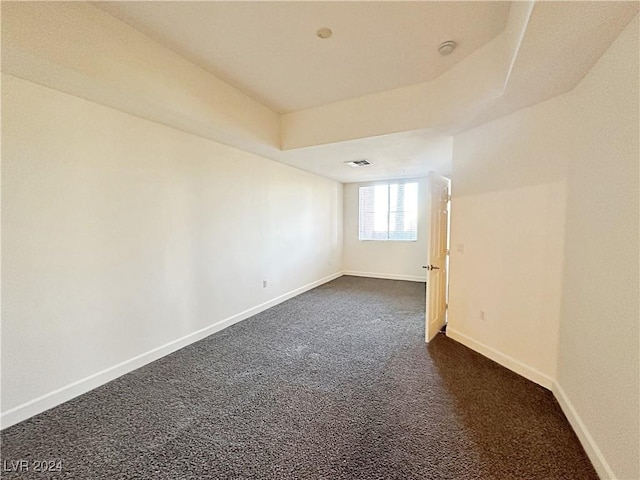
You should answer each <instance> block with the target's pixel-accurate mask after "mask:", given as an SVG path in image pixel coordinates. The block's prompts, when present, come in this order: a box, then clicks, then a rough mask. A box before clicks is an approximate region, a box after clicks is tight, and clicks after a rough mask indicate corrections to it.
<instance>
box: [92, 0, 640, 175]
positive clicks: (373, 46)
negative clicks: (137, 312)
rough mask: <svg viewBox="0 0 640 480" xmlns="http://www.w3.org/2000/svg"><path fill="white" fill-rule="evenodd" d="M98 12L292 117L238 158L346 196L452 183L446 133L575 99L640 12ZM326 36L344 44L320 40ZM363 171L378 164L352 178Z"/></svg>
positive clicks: (113, 6) (145, 6) (318, 5)
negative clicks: (451, 47) (293, 171)
mask: <svg viewBox="0 0 640 480" xmlns="http://www.w3.org/2000/svg"><path fill="white" fill-rule="evenodd" d="M93 5H97V6H98V7H99V8H101V9H103V10H104V11H106V12H108V13H109V14H110V15H113V16H114V17H116V18H117V19H119V20H121V21H123V22H125V23H127V24H129V25H130V26H132V27H133V28H134V29H136V30H138V31H139V32H142V33H143V34H145V35H147V36H148V37H150V38H151V39H153V40H155V42H158V43H159V44H160V45H163V46H165V47H167V48H169V49H171V50H173V51H175V52H176V53H178V54H179V55H180V56H182V57H184V58H186V59H187V60H189V61H190V62H192V63H194V64H195V65H198V66H199V67H202V68H203V69H204V70H206V71H208V72H210V73H212V74H214V75H215V76H217V77H219V78H221V79H223V80H224V81H226V82H227V83H228V84H230V85H231V86H233V87H235V88H237V89H239V90H241V91H243V92H245V93H246V94H247V95H249V96H250V97H252V98H253V99H255V100H258V101H259V102H261V103H262V104H264V105H266V106H268V107H269V108H271V109H272V110H274V111H276V112H279V113H283V112H287V113H285V114H284V115H281V116H280V119H279V122H280V123H279V124H280V145H276V143H275V142H272V143H268V144H267V143H263V142H258V143H256V142H253V141H234V142H228V143H229V144H230V145H233V146H236V147H239V148H243V149H245V150H247V151H251V152H254V153H257V154H259V155H263V156H265V157H267V158H271V159H274V160H277V161H280V162H283V163H287V164H289V165H292V166H295V167H297V168H300V169H303V170H307V171H310V172H313V173H317V174H319V175H323V176H326V177H329V178H333V179H335V180H338V181H341V182H345V183H346V182H358V181H369V180H381V179H393V178H402V177H418V176H423V175H425V174H426V173H427V172H428V171H430V170H434V171H437V172H439V173H441V174H444V175H447V174H450V172H451V146H452V137H451V136H448V135H449V134H455V133H457V132H460V131H462V130H464V129H467V128H470V127H473V126H476V125H479V124H482V123H484V122H487V121H490V120H492V119H494V118H497V117H500V116H502V115H506V114H508V113H510V112H512V111H515V110H517V109H519V108H523V107H526V106H528V105H533V104H535V103H538V102H541V101H544V100H546V99H548V98H551V97H553V96H557V95H560V94H562V93H564V92H567V91H569V90H571V89H572V88H574V87H575V86H576V85H577V83H578V82H579V81H580V80H581V79H582V78H583V77H584V75H585V74H586V73H587V72H588V71H589V69H590V68H591V67H592V66H593V65H594V64H595V62H597V60H598V58H599V57H600V56H601V55H602V53H603V52H604V51H605V50H606V49H607V48H608V47H609V45H610V44H611V42H612V41H613V40H614V39H615V38H616V37H617V35H618V34H619V33H620V31H622V29H623V28H624V26H625V25H627V23H628V22H629V21H630V20H631V18H633V16H635V15H637V13H638V11H639V9H640V2H637V1H631V2H556V1H540V2H533V1H521V2H513V3H511V2H485V1H472V2H455V1H444V2H440V1H415V2H412V1H409V2H406V1H386V2H377V1H367V2H349V1H324V2H303V1H300V2H287V1H285V2H280V1H262V2H258V1H253V2H230V1H229V2H217V1H211V2H190V1H170V2H155V1H151V2H146V1H134V2H98V3H93ZM105 16H106V17H108V18H109V19H110V20H113V17H110V16H108V15H106V14H105ZM321 27H329V28H331V29H333V32H334V34H333V37H332V38H330V39H328V40H321V39H319V38H317V36H316V34H315V32H316V30H317V29H319V28H321ZM449 39H453V40H455V41H457V42H458V43H459V47H458V49H457V50H456V51H455V52H454V53H453V54H452V55H450V56H448V57H441V56H440V55H439V54H438V53H437V45H438V44H439V43H440V42H442V41H444V40H449ZM196 68H197V67H196ZM198 71H201V70H199V69H198ZM203 73H204V72H203ZM210 93H211V94H212V95H214V96H215V91H214V89H213V88H212V90H211V92H210ZM133 98H134V100H135V99H136V98H137V97H133ZM256 105H257V104H256ZM265 110H266V109H265ZM150 118H152V116H151V117H150ZM162 118H165V117H162ZM181 118H182V117H181ZM156 120H157V119H156ZM168 124H171V123H170V122H169V123H168ZM184 124H185V123H184V122H182V123H180V125H184ZM181 128H185V129H186V130H189V128H186V127H184V126H183V127H181ZM212 135H214V136H213V137H211V136H210V135H209V134H206V135H205V136H208V137H209V138H213V139H214V140H220V139H218V138H217V136H216V135H218V134H217V133H215V134H212ZM291 137H293V138H294V141H290V138H291ZM284 140H288V142H285V141H284ZM220 141H223V142H224V139H222V140H220ZM285 144H286V145H285ZM283 146H284V147H286V148H288V149H285V150H283V149H282V148H284V147H283ZM301 147H304V148H301ZM362 158H366V159H368V160H370V161H371V162H372V163H373V165H372V166H370V167H365V168H351V167H348V166H346V165H344V162H347V161H350V160H358V159H362Z"/></svg>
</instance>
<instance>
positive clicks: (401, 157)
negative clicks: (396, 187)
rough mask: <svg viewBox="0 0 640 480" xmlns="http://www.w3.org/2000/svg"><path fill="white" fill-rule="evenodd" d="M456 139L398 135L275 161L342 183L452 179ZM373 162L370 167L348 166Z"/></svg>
mask: <svg viewBox="0 0 640 480" xmlns="http://www.w3.org/2000/svg"><path fill="white" fill-rule="evenodd" d="M452 147H453V137H450V136H444V135H440V134H438V133H436V132H433V131H430V130H415V131H412V132H402V133H394V134H389V135H380V136H377V137H368V138H362V139H358V140H351V141H348V142H340V143H330V144H327V145H319V146H316V147H307V148H299V149H296V150H285V151H279V152H276V153H274V154H272V155H270V156H271V157H272V158H274V159H275V160H278V161H280V162H282V163H286V164H288V165H291V166H294V167H298V168H302V169H304V170H307V171H309V172H312V173H316V174H318V175H322V176H325V177H329V178H332V179H334V180H337V181H339V182H343V183H351V182H367V181H374V180H382V179H398V178H418V177H425V176H426V175H427V174H428V173H429V172H430V171H432V170H433V171H434V172H438V173H440V174H441V175H445V176H449V175H451V149H452ZM363 159H365V160H369V161H370V162H371V165H369V166H366V167H357V168H354V167H350V166H348V165H345V162H350V161H353V160H363Z"/></svg>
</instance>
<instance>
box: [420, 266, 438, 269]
mask: <svg viewBox="0 0 640 480" xmlns="http://www.w3.org/2000/svg"><path fill="white" fill-rule="evenodd" d="M422 268H426V269H427V270H440V267H436V266H435V265H422Z"/></svg>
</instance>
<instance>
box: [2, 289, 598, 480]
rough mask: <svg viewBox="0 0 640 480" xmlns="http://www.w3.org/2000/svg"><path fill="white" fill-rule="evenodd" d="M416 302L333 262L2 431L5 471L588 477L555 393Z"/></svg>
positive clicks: (438, 478) (418, 294) (420, 296)
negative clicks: (201, 334)
mask: <svg viewBox="0 0 640 480" xmlns="http://www.w3.org/2000/svg"><path fill="white" fill-rule="evenodd" d="M423 315H424V284H420V283H412V282H402V281H393V280H377V279H369V278H356V277H341V278H339V279H337V280H334V281H332V282H330V283H327V284H325V285H323V286H321V287H318V288H316V289H314V290H311V291H309V292H307V293H304V294H302V295H300V296H298V297H295V298H293V299H291V300H289V301H287V302H284V303H282V304H280V305H278V306H276V307H273V308H271V309H269V310H267V311H265V312H263V313H260V314H258V315H256V316H254V317H252V318H250V319H247V320H245V321H243V322H241V323H238V324H236V325H234V326H232V327H229V328H227V329H225V330H223V331H221V332H218V333H216V334H214V335H212V336H210V337H208V338H206V339H204V340H202V341H200V342H198V343H195V344H193V345H190V346H188V347H186V348H184V349H182V350H180V351H178V352H176V353H174V354H172V355H169V356H167V357H164V358H162V359H160V360H158V361H156V362H154V363H152V364H149V365H147V366H145V367H143V368H140V369H138V370H136V371H134V372H132V373H129V374H127V375H125V376H123V377H120V378H118V379H116V380H114V381H112V382H110V383H108V384H106V385H104V386H102V387H99V388H97V389H95V390H93V391H91V392H89V393H87V394H85V395H82V396H80V397H78V398H75V399H73V400H71V401H69V402H67V403H65V404H63V405H60V406H58V407H56V408H54V409H51V410H49V411H47V412H44V413H42V414H40V415H37V416H36V417H33V418H31V419H29V420H26V421H24V422H22V423H20V424H18V425H14V426H13V427H10V428H8V429H6V430H4V431H3V432H2V434H1V439H2V460H3V470H5V471H4V472H3V475H2V478H3V479H7V480H9V479H18V478H19V479H21V480H22V479H31V478H36V479H42V478H61V479H62V478H64V479H70V478H73V479H110V480H111V479H172V480H175V479H366V480H374V479H385V480H388V479H434V480H445V479H452V480H453V479H455V480H466V479H501V480H502V479H514V480H516V479H517V480H527V479H545V480H549V479H567V480H569V479H570V480H580V479H588V480H591V479H593V480H597V478H598V477H597V475H596V473H595V471H594V470H593V468H592V466H591V464H590V463H589V461H588V459H587V457H586V455H585V453H584V451H583V449H582V447H581V446H580V444H579V442H578V440H577V438H576V436H575V434H574V433H573V431H572V430H571V428H570V427H569V424H568V423H567V420H566V419H565V417H564V416H563V414H562V412H561V410H560V408H559V406H558V404H557V403H556V401H555V399H554V398H553V396H552V395H551V393H550V392H548V391H547V390H545V389H543V388H542V387H539V386H537V385H535V384H533V383H531V382H529V381H527V380H525V379H524V378H522V377H520V376H518V375H516V374H514V373H512V372H510V371H508V370H506V369H504V368H502V367H500V366H499V365H497V364H496V363H494V362H492V361H490V360H488V359H486V358H484V357H482V356H481V355H478V354H476V353H475V352H473V351H471V350H469V349H467V348H465V347H463V346H462V345H460V344H458V343H456V342H454V341H452V340H450V339H448V338H446V337H445V336H444V335H439V336H438V337H437V338H436V339H435V340H434V341H433V342H432V343H431V344H430V345H429V346H428V347H427V346H426V345H425V343H424V318H423ZM20 459H22V460H26V461H27V462H29V465H30V467H31V468H30V469H29V471H26V472H25V471H23V472H21V473H17V472H16V471H11V469H12V467H11V465H12V464H11V463H10V462H12V461H13V462H15V461H17V460H20ZM40 460H61V461H62V464H61V471H60V472H50V473H39V472H35V471H33V465H34V463H33V462H35V461H40Z"/></svg>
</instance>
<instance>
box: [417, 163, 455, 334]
mask: <svg viewBox="0 0 640 480" xmlns="http://www.w3.org/2000/svg"><path fill="white" fill-rule="evenodd" d="M450 183H451V182H450V180H449V179H448V178H445V177H442V176H440V175H438V174H436V173H433V172H430V173H429V177H428V180H427V185H428V188H427V217H428V221H427V225H429V245H428V247H427V264H426V265H425V266H424V267H423V268H426V269H427V305H426V315H425V316H426V329H425V337H426V338H425V340H426V341H427V342H429V341H431V340H432V339H433V337H435V336H436V334H437V333H438V332H439V331H440V329H441V328H442V327H443V326H444V324H445V322H446V320H447V278H448V277H447V266H448V262H447V256H448V253H449V185H450Z"/></svg>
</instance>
